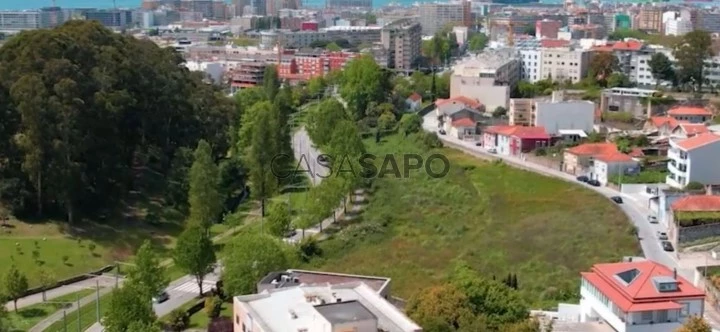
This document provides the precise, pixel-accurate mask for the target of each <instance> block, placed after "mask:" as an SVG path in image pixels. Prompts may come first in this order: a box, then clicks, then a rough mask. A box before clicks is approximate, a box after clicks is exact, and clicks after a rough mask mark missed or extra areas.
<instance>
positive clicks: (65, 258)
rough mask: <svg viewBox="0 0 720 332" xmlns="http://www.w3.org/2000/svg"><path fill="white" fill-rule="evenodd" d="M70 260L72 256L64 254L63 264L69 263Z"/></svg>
mask: <svg viewBox="0 0 720 332" xmlns="http://www.w3.org/2000/svg"><path fill="white" fill-rule="evenodd" d="M68 260H70V256H68V255H64V256H62V261H63V264H67V262H68Z"/></svg>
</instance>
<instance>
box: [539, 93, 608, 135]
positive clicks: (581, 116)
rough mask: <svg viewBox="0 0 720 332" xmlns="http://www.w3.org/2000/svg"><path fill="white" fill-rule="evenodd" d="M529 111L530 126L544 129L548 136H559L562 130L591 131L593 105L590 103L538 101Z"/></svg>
mask: <svg viewBox="0 0 720 332" xmlns="http://www.w3.org/2000/svg"><path fill="white" fill-rule="evenodd" d="M531 111H532V112H534V114H533V115H531V119H532V120H533V122H532V123H531V125H532V126H537V127H544V128H545V130H546V131H547V133H548V134H550V135H559V134H560V132H561V131H563V130H582V131H584V132H585V133H591V132H592V131H593V124H594V123H595V103H593V102H591V101H587V100H568V101H558V100H553V101H538V102H535V107H534V108H531Z"/></svg>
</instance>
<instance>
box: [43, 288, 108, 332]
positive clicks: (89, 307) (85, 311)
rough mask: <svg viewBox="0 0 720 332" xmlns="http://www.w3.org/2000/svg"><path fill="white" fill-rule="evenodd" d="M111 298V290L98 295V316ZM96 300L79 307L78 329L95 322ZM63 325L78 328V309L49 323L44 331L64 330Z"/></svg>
mask: <svg viewBox="0 0 720 332" xmlns="http://www.w3.org/2000/svg"><path fill="white" fill-rule="evenodd" d="M111 298H112V292H111V293H107V294H105V295H102V296H100V317H101V318H102V316H103V314H104V313H105V311H106V310H107V309H108V307H109V306H110V299H111ZM96 304H97V301H92V302H90V303H88V304H86V305H84V306H82V307H80V317H79V319H80V330H82V331H85V330H87V329H88V328H90V326H92V325H93V324H95V322H96V321H97V305H96ZM65 326H67V330H68V331H77V330H78V311H77V310H75V311H73V312H71V313H69V314H67V317H66V319H65V320H64V321H63V320H62V319H61V320H59V321H57V322H55V324H53V325H50V327H48V328H47V329H45V331H44V332H64V331H65Z"/></svg>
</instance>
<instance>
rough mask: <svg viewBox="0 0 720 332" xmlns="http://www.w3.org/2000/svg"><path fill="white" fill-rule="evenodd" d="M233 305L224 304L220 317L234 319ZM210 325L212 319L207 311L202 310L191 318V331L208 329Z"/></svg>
mask: <svg viewBox="0 0 720 332" xmlns="http://www.w3.org/2000/svg"><path fill="white" fill-rule="evenodd" d="M232 315H233V305H232V303H227V302H225V303H223V305H222V311H220V317H227V318H232ZM209 325H210V318H209V317H208V315H207V312H205V310H200V311H198V312H196V313H195V314H193V315H192V316H190V326H188V328H190V329H206V328H207V327H208V326H209Z"/></svg>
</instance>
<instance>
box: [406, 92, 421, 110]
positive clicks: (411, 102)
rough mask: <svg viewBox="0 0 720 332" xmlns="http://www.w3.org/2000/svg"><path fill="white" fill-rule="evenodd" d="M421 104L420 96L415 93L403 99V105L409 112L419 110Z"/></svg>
mask: <svg viewBox="0 0 720 332" xmlns="http://www.w3.org/2000/svg"><path fill="white" fill-rule="evenodd" d="M421 104H422V96H421V95H420V94H419V93H417V92H413V93H412V94H411V95H410V96H409V97H407V99H405V105H406V106H407V108H408V110H410V111H414V110H417V109H418V108H420V105H421Z"/></svg>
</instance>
